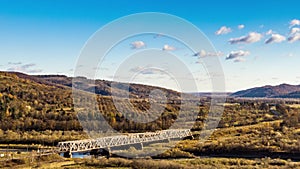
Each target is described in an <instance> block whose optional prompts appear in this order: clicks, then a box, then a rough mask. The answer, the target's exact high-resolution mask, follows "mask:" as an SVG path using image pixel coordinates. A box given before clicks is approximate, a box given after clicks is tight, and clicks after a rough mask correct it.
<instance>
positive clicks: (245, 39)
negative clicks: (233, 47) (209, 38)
mask: <svg viewBox="0 0 300 169" xmlns="http://www.w3.org/2000/svg"><path fill="white" fill-rule="evenodd" d="M262 37H263V36H262V34H260V33H257V32H250V33H249V34H248V35H246V36H242V37H239V38H231V39H229V43H230V44H240V43H255V42H258V41H260V40H261V38H262Z"/></svg>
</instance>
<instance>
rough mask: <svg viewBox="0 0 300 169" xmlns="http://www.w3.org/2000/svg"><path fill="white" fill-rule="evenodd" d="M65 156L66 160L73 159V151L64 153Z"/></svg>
mask: <svg viewBox="0 0 300 169" xmlns="http://www.w3.org/2000/svg"><path fill="white" fill-rule="evenodd" d="M63 156H64V157H65V158H72V152H71V151H68V152H64V154H63Z"/></svg>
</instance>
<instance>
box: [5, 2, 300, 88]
mask: <svg viewBox="0 0 300 169" xmlns="http://www.w3.org/2000/svg"><path fill="white" fill-rule="evenodd" d="M299 6H300V1H296V0H295V1H258V0H251V1H205V2H201V3H200V1H189V0H185V1H158V0H152V1H145V0H139V1H132V0H131V1H127V0H124V1H117V0H103V1H71V0H69V1H67V0H44V1H38V0H36V1H31V0H27V1H21V0H19V1H17V0H15V1H14V0H2V1H0V39H1V40H0V57H1V60H0V70H15V71H23V72H25V73H29V74H66V75H72V74H73V69H74V67H75V65H76V61H77V57H78V56H79V54H80V50H81V48H82V47H83V46H84V44H85V43H86V41H87V40H88V39H89V37H90V36H92V35H93V33H94V32H96V31H97V30H98V29H99V28H101V27H102V26H104V25H105V24H107V23H109V22H111V21H113V20H115V19H117V18H119V17H122V16H125V15H129V14H134V13H139V12H162V13H169V14H172V15H176V16H178V17H181V18H184V19H186V20H188V21H190V22H191V23H193V24H194V25H196V26H197V27H198V28H199V29H200V30H202V31H203V33H204V34H205V35H206V36H207V37H208V38H209V39H210V41H211V42H212V43H213V44H214V46H215V48H216V50H217V51H220V53H222V54H223V55H222V56H219V55H218V56H216V57H219V59H220V62H221V64H222V67H223V70H224V75H225V79H226V81H225V83H226V89H227V91H236V90H240V89H246V88H249V87H254V86H262V85H267V84H270V85H277V84H280V83H290V84H300V69H299V68H298V63H300V51H299V49H300V41H299V40H295V41H292V40H290V41H289V40H288V38H289V37H298V34H297V33H295V34H293V35H292V34H290V31H291V29H292V28H298V27H299V28H300V25H297V23H298V22H296V21H297V20H298V19H300V13H299ZM295 19H296V20H295ZM292 20H294V21H295V22H294V23H295V24H294V25H293V27H291V25H290V23H291V21H292ZM239 25H240V28H238V26H239ZM241 25H244V27H243V26H241ZM221 27H223V31H221V30H220V28H221ZM242 27H243V28H242ZM218 30H220V31H219V35H217V34H216V32H217V31H218ZM270 30H272V31H270ZM294 30H295V31H297V29H294ZM251 32H252V33H256V34H249V33H251ZM267 32H268V33H269V34H267ZM279 35H280V36H279ZM247 36H248V37H247ZM241 37H242V38H241ZM270 37H273V39H270ZM243 38H244V39H243ZM245 38H246V39H245ZM247 38H248V39H247ZM230 39H231V40H232V41H231V42H233V43H234V44H230ZM249 39H250V40H249ZM268 39H269V40H270V41H271V42H272V43H269V44H266V43H265V41H266V40H268ZM284 39H285V40H284ZM137 41H138V40H137ZM245 41H246V42H245ZM179 52H180V51H179ZM207 52H208V51H206V54H207ZM230 54H231V55H230ZM203 55H204V54H203ZM229 56H231V57H229ZM226 58H230V59H226ZM191 66H192V65H191ZM108 77H109V75H108V74H106V75H104V76H103V78H108ZM166 87H168V86H166ZM201 90H202V91H209V87H204V88H203V89H201Z"/></svg>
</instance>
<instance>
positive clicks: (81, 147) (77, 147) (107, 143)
mask: <svg viewBox="0 0 300 169" xmlns="http://www.w3.org/2000/svg"><path fill="white" fill-rule="evenodd" d="M191 135H192V134H191V131H190V129H170V130H162V131H157V132H146V133H133V134H127V135H117V136H110V137H102V138H98V139H86V140H76V141H65V142H59V143H58V145H57V146H58V149H59V150H58V151H59V152H84V151H90V150H93V149H100V148H110V147H116V146H123V145H130V144H138V143H146V142H153V141H159V140H166V139H172V138H184V137H187V136H191Z"/></svg>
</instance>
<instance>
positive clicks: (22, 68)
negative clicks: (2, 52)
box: [7, 63, 43, 73]
mask: <svg viewBox="0 0 300 169" xmlns="http://www.w3.org/2000/svg"><path fill="white" fill-rule="evenodd" d="M35 66H36V64H34V63H29V64H24V65H21V66H15V67H10V68H8V69H7V71H17V72H26V73H40V72H42V71H43V70H42V69H30V68H32V67H35Z"/></svg>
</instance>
